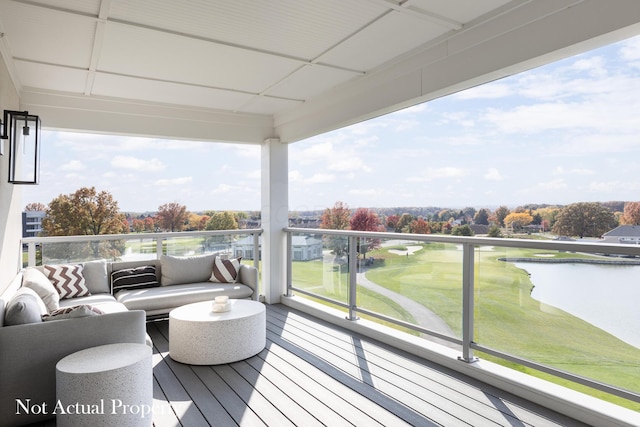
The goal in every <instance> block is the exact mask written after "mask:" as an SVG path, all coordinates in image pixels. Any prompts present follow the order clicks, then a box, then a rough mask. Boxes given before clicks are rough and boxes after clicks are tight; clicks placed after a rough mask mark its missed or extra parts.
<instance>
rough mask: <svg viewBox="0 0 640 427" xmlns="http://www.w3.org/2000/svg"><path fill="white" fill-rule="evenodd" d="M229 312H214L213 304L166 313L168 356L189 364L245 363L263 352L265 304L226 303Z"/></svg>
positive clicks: (192, 305) (196, 304)
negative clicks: (167, 320)
mask: <svg viewBox="0 0 640 427" xmlns="http://www.w3.org/2000/svg"><path fill="white" fill-rule="evenodd" d="M229 303H230V307H231V308H230V310H229V311H225V312H221V313H219V312H214V311H213V310H212V308H213V307H212V305H213V301H205V302H198V303H194V304H187V305H183V306H182V307H178V308H176V309H173V310H171V312H170V313H169V355H170V356H171V358H172V359H173V360H175V361H177V362H181V363H186V364H189V365H220V364H223V363H231V362H236V361H238V360H244V359H247V358H249V357H251V356H254V355H255V354H257V353H259V352H260V351H262V349H264V347H265V345H266V335H267V321H266V310H265V306H264V304H262V303H260V302H257V301H251V300H240V299H238V300H229Z"/></svg>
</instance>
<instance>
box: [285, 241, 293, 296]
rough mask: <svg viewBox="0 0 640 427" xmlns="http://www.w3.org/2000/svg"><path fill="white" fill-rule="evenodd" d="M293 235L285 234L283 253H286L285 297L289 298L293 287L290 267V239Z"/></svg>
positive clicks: (291, 262)
mask: <svg viewBox="0 0 640 427" xmlns="http://www.w3.org/2000/svg"><path fill="white" fill-rule="evenodd" d="M292 234H293V233H286V235H287V243H286V245H285V246H286V247H285V251H287V255H286V257H287V294H286V295H287V296H288V297H290V296H292V295H293V292H291V288H292V286H293V279H292V274H293V273H292V268H291V265H292V264H293V260H292V256H293V255H292V253H293V251H292V250H291V245H292V243H291V241H292V240H293V237H292Z"/></svg>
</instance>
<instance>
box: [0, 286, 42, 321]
mask: <svg viewBox="0 0 640 427" xmlns="http://www.w3.org/2000/svg"><path fill="white" fill-rule="evenodd" d="M46 313H47V307H46V306H45V305H44V302H43V301H42V299H41V298H40V297H39V296H38V294H37V293H36V291H34V290H33V289H31V288H20V289H18V291H17V292H16V293H15V295H14V296H13V298H11V300H10V301H9V303H8V304H7V309H6V311H5V314H4V324H5V325H7V326H11V325H24V324H27V323H40V322H42V315H43V314H46Z"/></svg>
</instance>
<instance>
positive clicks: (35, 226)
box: [22, 211, 46, 237]
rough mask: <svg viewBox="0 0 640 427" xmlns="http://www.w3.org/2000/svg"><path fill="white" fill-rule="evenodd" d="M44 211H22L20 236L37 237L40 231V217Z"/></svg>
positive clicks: (42, 216)
mask: <svg viewBox="0 0 640 427" xmlns="http://www.w3.org/2000/svg"><path fill="white" fill-rule="evenodd" d="M45 216H46V213H45V212H44V211H25V212H22V237H37V236H38V235H40V233H42V219H43V218H44V217H45Z"/></svg>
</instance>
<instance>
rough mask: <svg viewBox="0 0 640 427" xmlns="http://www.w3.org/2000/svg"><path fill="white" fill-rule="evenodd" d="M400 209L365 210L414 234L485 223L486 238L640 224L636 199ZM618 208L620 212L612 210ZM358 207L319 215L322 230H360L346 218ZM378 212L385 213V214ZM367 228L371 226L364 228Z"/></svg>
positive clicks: (461, 231)
mask: <svg viewBox="0 0 640 427" xmlns="http://www.w3.org/2000/svg"><path fill="white" fill-rule="evenodd" d="M400 209H405V208H386V209H367V211H368V212H369V213H370V214H375V215H376V216H377V217H378V221H379V224H380V225H382V226H383V228H384V229H385V230H386V231H391V232H396V233H414V234H431V233H440V234H451V235H461V236H471V235H474V231H473V229H474V226H476V225H484V226H487V227H488V228H487V230H488V231H487V234H488V236H490V237H502V236H503V235H504V233H505V232H506V233H524V232H527V233H529V232H531V231H532V230H533V231H541V232H552V233H554V234H557V235H560V236H570V237H579V238H582V237H601V236H602V235H603V234H605V233H606V232H608V231H610V230H612V229H613V228H615V227H617V226H618V225H621V224H628V225H640V202H606V203H599V202H580V203H573V204H570V205H566V206H553V205H546V204H545V205H533V204H531V205H525V206H520V207H517V208H515V209H514V210H511V209H509V208H508V207H506V206H500V207H498V208H496V209H495V210H493V211H492V210H490V209H487V208H481V209H478V210H476V209H475V208H472V207H467V208H464V209H440V208H412V209H410V210H411V211H413V212H416V211H419V212H422V213H423V214H424V215H417V216H416V215H414V214H412V213H410V212H402V213H399V210H400ZM613 209H619V210H615V211H614V210H613ZM359 210H360V209H358V210H355V211H353V210H350V209H349V208H348V206H347V205H346V204H345V203H343V202H336V204H335V205H334V206H333V208H327V209H326V210H325V211H324V212H323V213H322V216H321V218H322V225H321V228H326V229H335V230H345V229H351V230H361V229H362V228H354V227H353V225H352V224H351V218H353V217H354V216H355V214H356V213H357V212H358V211H359ZM380 212H387V213H388V215H384V214H381V213H380ZM367 231H371V230H367Z"/></svg>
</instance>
